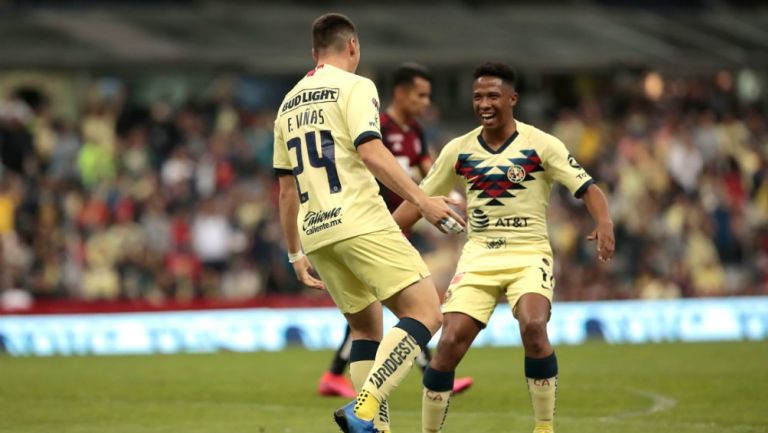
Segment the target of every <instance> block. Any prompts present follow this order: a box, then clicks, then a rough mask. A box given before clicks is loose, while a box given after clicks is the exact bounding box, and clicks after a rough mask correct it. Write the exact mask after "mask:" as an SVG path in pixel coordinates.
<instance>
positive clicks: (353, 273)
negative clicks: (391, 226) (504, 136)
mask: <svg viewBox="0 0 768 433" xmlns="http://www.w3.org/2000/svg"><path fill="white" fill-rule="evenodd" d="M307 256H308V257H309V261H310V262H312V265H313V266H314V267H315V270H317V273H318V274H319V275H320V278H322V280H323V282H324V283H325V286H326V287H327V288H328V293H330V294H331V297H332V298H333V301H334V302H335V303H336V305H337V306H338V307H339V309H340V310H341V312H342V313H344V314H350V313H357V312H358V311H360V310H362V309H363V308H365V307H367V306H369V305H371V304H372V303H373V302H375V301H381V300H384V299H388V298H390V297H392V296H393V295H395V294H396V293H398V292H400V291H401V290H403V289H404V288H406V287H408V286H410V285H411V284H413V283H415V282H417V281H419V280H421V279H423V278H426V277H428V276H429V269H427V265H425V264H424V261H423V260H422V259H421V256H420V255H419V253H418V251H416V249H415V248H414V247H413V245H411V243H410V242H408V240H407V239H406V238H405V236H403V234H402V233H400V232H399V231H378V232H373V233H368V234H365V235H360V236H355V237H353V238H349V239H344V240H343V241H339V242H335V243H333V244H330V245H326V246H324V247H322V248H319V249H317V250H315V251H312V252H311V253H309V254H307Z"/></svg>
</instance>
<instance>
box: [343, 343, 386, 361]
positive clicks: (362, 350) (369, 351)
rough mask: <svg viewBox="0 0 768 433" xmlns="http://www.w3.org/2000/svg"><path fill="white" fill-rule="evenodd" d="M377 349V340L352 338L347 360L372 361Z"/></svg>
mask: <svg viewBox="0 0 768 433" xmlns="http://www.w3.org/2000/svg"><path fill="white" fill-rule="evenodd" d="M377 350H379V342H378V341H373V340H352V349H351V350H350V352H349V362H357V361H372V360H374V359H376V351H377Z"/></svg>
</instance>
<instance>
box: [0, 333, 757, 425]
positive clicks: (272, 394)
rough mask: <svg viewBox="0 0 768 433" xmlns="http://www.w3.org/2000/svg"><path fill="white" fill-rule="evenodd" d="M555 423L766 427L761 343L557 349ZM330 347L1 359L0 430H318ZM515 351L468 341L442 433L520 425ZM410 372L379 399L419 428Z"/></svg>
mask: <svg viewBox="0 0 768 433" xmlns="http://www.w3.org/2000/svg"><path fill="white" fill-rule="evenodd" d="M557 350H558V358H559V360H560V381H559V385H560V386H559V389H558V401H557V403H558V409H557V417H556V431H557V432H558V433H601V432H605V433H608V432H610V433H614V432H621V433H684V432H690V433H759V432H760V433H762V432H768V343H766V342H749V343H747V342H744V343H719V344H660V345H641V346H632V345H620V346H610V345H604V344H597V343H594V344H588V345H584V346H574V347H559V348H558V349H557ZM329 361H330V352H309V351H305V350H301V349H290V350H286V351H283V352H279V353H251V354H232V353H221V354H210V355H174V356H171V355H166V356H151V357H141V356H134V357H71V358H68V357H55V358H10V357H7V356H0V432H3V433H5V432H13V433H16V432H18V433H22V432H24V433H27V432H29V433H160V432H168V433H171V432H173V433H176V432H178V433H198V432H199V433H245V432H249V433H305V432H306V433H324V432H328V433H331V432H336V431H338V430H337V428H336V426H335V425H334V424H333V422H332V420H331V412H332V411H333V409H335V408H336V407H338V406H340V405H342V404H343V403H345V401H344V400H343V399H338V398H321V397H317V396H316V394H315V386H316V381H317V379H318V377H319V375H320V373H321V372H322V371H323V369H325V368H326V367H327V365H328V363H329ZM522 361H523V355H522V349H520V348H504V349H484V348H482V349H477V348H476V349H473V350H471V351H470V353H469V355H468V356H467V358H466V359H465V361H464V363H463V365H462V366H461V367H460V370H459V374H461V375H472V376H474V377H475V379H476V384H475V387H474V388H472V389H471V390H469V391H468V392H467V393H466V394H464V395H460V396H458V397H456V398H454V400H453V401H452V403H451V410H450V413H449V417H448V420H447V422H446V426H445V429H444V432H445V433H463V432H471V433H485V432H487V433H500V432H504V433H506V432H530V431H531V430H532V420H531V415H530V411H531V409H530V405H529V403H528V393H527V391H526V388H525V385H524V380H523V378H522ZM420 395H421V390H420V374H419V373H418V372H415V371H414V372H412V373H411V375H410V376H409V377H408V379H407V380H406V382H405V383H404V384H403V385H402V386H401V387H400V388H399V389H398V390H397V391H396V394H395V395H394V396H393V397H392V399H391V407H392V421H393V424H392V429H393V431H394V432H395V433H418V432H420V427H419V417H420Z"/></svg>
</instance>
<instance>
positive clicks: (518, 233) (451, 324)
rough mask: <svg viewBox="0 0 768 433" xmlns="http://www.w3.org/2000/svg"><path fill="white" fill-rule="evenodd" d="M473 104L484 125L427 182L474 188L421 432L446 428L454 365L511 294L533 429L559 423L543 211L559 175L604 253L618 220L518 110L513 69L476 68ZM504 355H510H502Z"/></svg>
mask: <svg viewBox="0 0 768 433" xmlns="http://www.w3.org/2000/svg"><path fill="white" fill-rule="evenodd" d="M474 79H475V80H474V85H473V93H472V95H473V106H474V110H475V115H476V116H477V118H478V121H479V122H480V126H479V127H477V128H475V129H473V130H472V131H470V132H469V133H467V134H465V135H462V136H460V137H457V138H455V139H454V140H451V141H450V142H449V143H448V144H446V145H445V147H444V148H443V150H442V151H441V152H440V156H439V157H438V158H437V160H436V161H435V164H434V166H433V167H432V169H431V170H430V171H429V173H428V174H427V177H426V178H424V180H423V182H422V184H421V187H422V189H424V192H426V193H427V194H441V193H443V194H447V193H449V192H450V191H451V190H452V189H453V188H455V187H457V186H461V187H462V188H464V190H465V191H466V195H467V215H468V221H467V222H468V224H467V226H468V228H469V231H468V235H467V242H466V244H465V245H464V248H463V250H462V253H461V258H460V259H459V263H458V265H457V267H456V275H455V276H454V278H453V280H452V281H451V284H450V286H449V287H448V291H447V293H446V297H445V302H444V304H443V315H444V319H443V330H442V334H441V336H440V341H439V343H438V345H437V351H436V352H435V355H434V359H433V360H432V362H431V363H430V366H429V368H428V369H427V371H426V372H425V373H424V392H423V399H422V432H423V433H437V432H440V431H441V429H442V427H443V422H444V421H445V416H446V413H447V410H448V400H449V399H450V396H451V386H452V384H453V377H454V371H455V369H456V367H457V366H458V364H459V362H460V361H461V359H462V358H463V357H464V355H465V354H466V352H467V350H469V347H470V345H471V344H472V341H474V339H475V337H476V336H477V334H478V333H479V332H480V331H481V330H482V329H483V328H484V327H485V325H486V324H487V323H488V320H489V319H490V316H491V314H492V313H493V311H494V309H495V307H496V304H497V302H498V299H499V297H500V296H501V295H505V296H506V298H507V299H508V301H509V305H510V306H511V307H512V312H513V314H514V316H515V317H516V318H517V320H518V322H519V324H520V334H521V337H522V341H523V346H524V348H525V377H526V379H527V383H528V391H529V392H530V396H531V403H532V405H533V412H534V420H535V427H534V433H552V432H553V431H554V423H553V418H554V412H555V390H556V387H557V358H556V357H555V352H554V350H553V348H552V346H551V345H550V342H549V338H548V336H547V322H548V321H549V317H550V309H551V302H552V297H553V291H554V290H555V279H554V276H553V266H554V260H553V257H552V249H551V247H550V245H549V238H548V234H547V220H546V211H547V205H548V204H549V195H550V192H551V190H552V184H553V183H554V182H558V183H560V184H562V185H563V186H565V187H566V188H567V189H568V190H569V191H570V192H571V193H572V194H573V195H574V196H575V197H576V198H580V199H582V200H583V202H584V204H585V205H586V208H587V210H588V211H589V213H590V215H592V218H593V219H594V220H595V229H594V230H593V231H592V232H591V233H590V234H589V235H588V236H587V239H589V240H594V241H597V258H598V260H600V261H603V262H604V261H608V260H610V259H611V257H612V256H613V252H614V235H613V223H612V221H611V216H610V214H609V212H608V203H607V200H606V198H605V195H604V194H603V192H602V191H601V190H600V188H599V187H598V186H597V185H595V183H594V181H593V180H592V177H591V176H590V175H589V173H587V172H586V171H585V170H584V169H583V168H582V167H581V166H580V165H579V163H578V162H577V161H576V160H575V159H574V158H573V157H572V156H571V155H569V154H568V150H567V149H566V148H565V145H564V144H563V143H562V142H561V141H560V140H558V139H557V138H555V137H553V136H552V135H549V134H547V133H545V132H543V131H541V130H539V129H537V128H536V127H534V126H531V125H528V124H525V123H523V122H521V121H519V120H517V119H515V118H514V117H513V108H514V106H515V104H516V103H517V92H516V91H515V74H514V72H513V71H512V70H511V69H510V68H509V67H508V66H506V65H503V64H499V63H489V64H483V65H481V66H480V67H478V68H477V70H476V71H475V73H474ZM393 216H394V218H395V221H396V222H397V223H398V225H399V226H400V228H401V229H403V230H405V229H408V228H410V227H411V225H413V223H414V222H416V221H417V220H418V219H419V215H418V212H417V211H416V209H415V208H414V207H413V206H411V205H410V204H409V203H403V204H402V205H400V207H398V209H397V210H396V211H395V212H394V214H393ZM500 362H503V361H501V360H500Z"/></svg>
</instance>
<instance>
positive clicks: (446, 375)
mask: <svg viewBox="0 0 768 433" xmlns="http://www.w3.org/2000/svg"><path fill="white" fill-rule="evenodd" d="M455 376H456V372H455V371H438V370H435V369H433V368H432V367H427V368H426V369H425V370H424V379H423V380H422V381H421V383H423V384H424V388H427V389H428V390H430V391H437V392H445V391H450V390H452V389H453V379H454V377H455Z"/></svg>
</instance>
